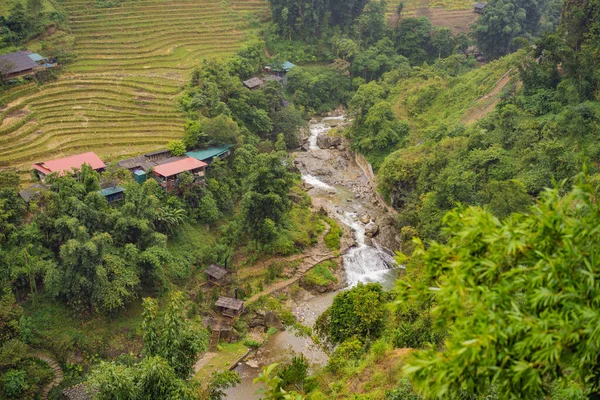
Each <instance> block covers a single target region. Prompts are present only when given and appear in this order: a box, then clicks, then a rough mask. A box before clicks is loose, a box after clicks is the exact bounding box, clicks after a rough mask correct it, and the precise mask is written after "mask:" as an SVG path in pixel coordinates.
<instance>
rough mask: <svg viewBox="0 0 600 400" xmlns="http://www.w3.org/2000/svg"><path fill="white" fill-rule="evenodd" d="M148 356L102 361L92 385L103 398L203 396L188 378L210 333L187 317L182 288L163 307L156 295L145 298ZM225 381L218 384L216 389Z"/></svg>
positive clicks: (181, 397)
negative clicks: (132, 360) (131, 360)
mask: <svg viewBox="0 0 600 400" xmlns="http://www.w3.org/2000/svg"><path fill="white" fill-rule="evenodd" d="M142 329H143V331H144V335H143V341H144V351H143V354H144V357H143V359H142V360H141V361H140V362H139V363H134V364H133V365H127V364H122V363H119V362H115V361H113V362H110V363H109V362H103V363H101V364H100V366H99V367H98V368H96V370H94V372H93V373H92V376H91V378H90V382H89V385H90V387H91V388H93V389H94V390H97V393H98V394H97V396H98V398H99V399H115V398H126V399H148V398H164V399H173V400H175V399H199V398H200V397H199V392H198V388H197V384H196V383H194V382H193V381H186V378H187V377H188V376H189V375H190V373H191V372H192V370H193V366H194V364H195V362H196V360H197V357H198V354H199V353H200V352H201V351H204V350H206V349H207V344H208V334H207V332H206V331H205V330H204V329H202V328H201V326H200V325H199V323H198V322H197V321H189V320H187V319H186V317H185V309H184V307H183V293H181V292H174V293H172V294H171V296H170V300H169V304H168V305H167V307H166V309H165V310H164V311H162V312H160V311H159V309H158V303H157V302H156V300H153V299H150V298H147V299H145V300H144V323H143V327H142ZM221 386H222V385H220V384H217V386H216V389H218V388H219V387H221Z"/></svg>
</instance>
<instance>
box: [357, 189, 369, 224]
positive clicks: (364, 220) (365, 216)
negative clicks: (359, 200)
mask: <svg viewBox="0 0 600 400" xmlns="http://www.w3.org/2000/svg"><path fill="white" fill-rule="evenodd" d="M357 197H360V196H359V195H357ZM360 222H362V223H363V224H365V225H367V224H368V223H369V222H371V216H370V215H369V214H363V215H361V216H360Z"/></svg>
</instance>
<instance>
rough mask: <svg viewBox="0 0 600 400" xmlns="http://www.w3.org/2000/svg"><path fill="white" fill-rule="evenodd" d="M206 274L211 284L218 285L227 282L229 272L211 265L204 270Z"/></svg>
mask: <svg viewBox="0 0 600 400" xmlns="http://www.w3.org/2000/svg"><path fill="white" fill-rule="evenodd" d="M204 273H205V274H206V275H207V276H208V280H209V281H210V282H212V283H216V284H221V283H223V282H224V281H225V277H226V276H227V270H226V269H225V268H222V267H219V266H218V265H216V264H212V265H209V266H208V268H206V269H205V270H204Z"/></svg>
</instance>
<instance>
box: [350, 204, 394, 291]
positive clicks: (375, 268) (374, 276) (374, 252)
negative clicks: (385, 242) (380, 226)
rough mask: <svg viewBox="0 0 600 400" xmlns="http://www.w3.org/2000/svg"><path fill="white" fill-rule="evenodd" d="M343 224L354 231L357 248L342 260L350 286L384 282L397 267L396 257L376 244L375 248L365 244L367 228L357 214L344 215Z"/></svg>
mask: <svg viewBox="0 0 600 400" xmlns="http://www.w3.org/2000/svg"><path fill="white" fill-rule="evenodd" d="M342 222H343V223H344V224H346V225H347V226H348V227H350V228H351V229H352V230H353V231H354V237H355V239H356V243H357V246H356V247H354V248H352V249H350V251H348V253H346V254H345V255H344V256H343V257H342V258H343V260H344V270H345V271H346V276H347V279H348V286H350V287H352V286H355V285H357V284H359V283H368V282H384V281H387V280H388V279H389V275H390V274H391V273H392V272H393V269H394V267H395V266H396V261H395V260H394V257H392V256H391V255H389V254H388V253H387V252H386V251H385V250H383V249H382V248H381V246H379V244H377V243H374V244H375V247H372V246H369V245H367V244H366V243H365V228H364V226H363V225H362V224H361V223H360V221H358V216H357V215H356V213H344V214H343V215H342Z"/></svg>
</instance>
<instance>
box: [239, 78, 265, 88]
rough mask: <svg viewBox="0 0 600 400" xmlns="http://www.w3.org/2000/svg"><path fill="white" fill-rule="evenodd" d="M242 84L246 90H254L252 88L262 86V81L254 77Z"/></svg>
mask: <svg viewBox="0 0 600 400" xmlns="http://www.w3.org/2000/svg"><path fill="white" fill-rule="evenodd" d="M242 83H243V84H244V86H246V87H247V88H249V89H254V88H257V87H259V86H261V85H262V84H263V80H262V79H260V78H257V77H254V78H251V79H248V80H247V81H244V82H242Z"/></svg>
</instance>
